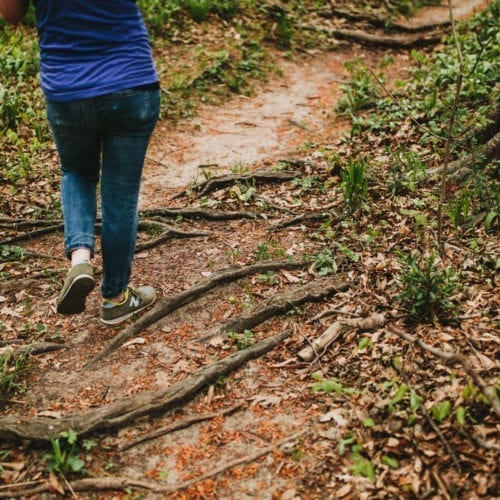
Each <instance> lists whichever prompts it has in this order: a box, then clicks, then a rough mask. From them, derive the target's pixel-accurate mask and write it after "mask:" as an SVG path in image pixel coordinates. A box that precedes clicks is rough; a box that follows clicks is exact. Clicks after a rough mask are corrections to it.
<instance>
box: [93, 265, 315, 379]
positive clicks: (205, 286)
mask: <svg viewBox="0 0 500 500" xmlns="http://www.w3.org/2000/svg"><path fill="white" fill-rule="evenodd" d="M304 265H306V263H304V262H286V261H283V262H268V263H263V264H254V265H250V266H242V267H238V268H229V269H222V270H220V271H216V272H214V273H213V274H212V275H211V276H209V277H208V278H206V279H204V280H201V281H199V282H198V283H196V284H195V285H194V286H192V287H191V288H188V289H187V290H184V291H182V292H179V293H177V294H175V295H173V296H170V297H165V298H163V299H162V300H160V301H159V302H158V303H157V304H156V306H154V307H153V308H152V309H150V310H149V311H148V312H147V313H146V314H144V315H143V316H141V318H139V319H138V320H137V321H136V322H135V323H132V324H131V325H129V326H127V327H126V328H125V329H124V330H122V331H121V332H120V333H119V334H118V335H117V336H116V337H114V338H113V339H112V340H111V341H110V342H108V344H107V345H106V346H105V347H104V349H102V350H101V352H99V353H98V354H97V355H96V356H94V357H93V358H92V359H91V360H90V361H89V362H88V363H87V364H86V365H85V367H84V368H85V369H88V368H90V367H91V366H93V365H94V364H95V363H96V362H97V361H99V360H101V359H103V358H105V357H106V356H107V355H108V354H110V353H111V352H113V351H115V350H116V349H118V348H119V347H120V346H121V345H123V344H124V343H125V342H126V341H127V340H129V339H130V338H131V337H133V336H134V335H136V334H137V333H139V332H140V331H141V330H144V329H145V328H147V327H149V326H151V325H152V324H153V323H155V322H156V321H158V320H160V319H162V318H164V317H165V316H167V315H168V314H170V313H171V312H172V311H175V310H176V309H178V308H179V307H181V306H183V305H185V304H187V303H189V302H191V301H192V300H194V299H196V298H197V297H199V296H200V295H202V294H203V293H205V292H207V291H209V290H211V289H212V288H214V287H215V286H218V285H221V284H223V283H230V282H232V281H236V280H238V279H240V278H243V277H244V276H248V275H250V274H255V273H261V272H266V271H276V270H278V269H297V268H300V267H303V266H304Z"/></svg>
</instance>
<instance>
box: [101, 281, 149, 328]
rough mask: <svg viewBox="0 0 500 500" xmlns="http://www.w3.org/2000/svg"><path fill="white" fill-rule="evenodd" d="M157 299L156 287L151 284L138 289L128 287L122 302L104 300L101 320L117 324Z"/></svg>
mask: <svg viewBox="0 0 500 500" xmlns="http://www.w3.org/2000/svg"><path fill="white" fill-rule="evenodd" d="M155 299H156V292H155V289H154V288H153V287H151V286H141V287H140V288H138V289H137V290H134V289H133V288H132V287H130V286H129V287H128V288H127V290H126V291H125V300H124V302H123V303H122V304H114V303H113V302H110V301H108V300H103V302H102V305H101V321H102V322H103V323H105V324H106V325H117V324H118V323H121V322H122V321H125V320H126V319H128V318H130V317H131V316H132V315H134V314H135V313H136V312H139V311H142V310H143V309H145V308H146V307H148V306H150V305H151V304H152V303H153V302H154V301H155Z"/></svg>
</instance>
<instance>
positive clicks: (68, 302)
mask: <svg viewBox="0 0 500 500" xmlns="http://www.w3.org/2000/svg"><path fill="white" fill-rule="evenodd" d="M94 286H95V281H94V278H93V277H92V276H90V275H89V274H80V275H78V276H76V277H75V279H74V280H73V282H72V283H71V285H70V286H69V287H68V290H67V291H66V293H65V294H64V296H63V297H62V298H61V301H60V302H59V303H58V304H57V308H56V310H57V312H58V313H59V314H78V313H81V312H83V311H84V310H85V299H86V298H87V295H88V294H89V293H90V292H91V291H92V290H93V289H94Z"/></svg>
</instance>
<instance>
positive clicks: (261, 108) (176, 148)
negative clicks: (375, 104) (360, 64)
mask: <svg viewBox="0 0 500 500" xmlns="http://www.w3.org/2000/svg"><path fill="white" fill-rule="evenodd" d="M486 3H488V2H485V0H457V1H455V2H453V5H454V14H455V16H456V19H461V18H464V17H468V16H470V15H471V14H472V13H473V12H474V11H475V10H476V9H478V8H480V7H481V6H484V5H485V4H486ZM447 19H449V11H448V7H447V5H446V3H444V4H443V5H441V6H434V7H427V8H424V9H421V10H420V11H419V12H418V14H417V15H416V16H415V17H412V18H411V19H403V20H402V22H404V23H406V24H407V25H408V26H411V27H414V28H418V27H419V26H426V25H430V24H433V23H434V24H436V25H440V24H442V23H444V22H446V20H447ZM355 47H356V49H355V51H353V48H352V45H351V44H349V45H348V46H347V48H346V49H345V50H339V51H336V52H332V53H328V54H321V55H318V56H317V57H312V58H304V59H303V60H298V61H297V60H296V61H293V62H292V61H284V62H283V63H282V65H281V68H280V69H281V70H282V72H283V77H282V78H279V79H275V80H273V81H271V82H270V83H269V84H268V85H267V86H266V87H265V88H264V89H263V90H262V91H260V92H258V93H257V94H256V95H254V96H253V97H251V98H247V97H243V96H238V97H235V98H234V99H232V100H230V101H229V102H227V103H226V104H225V105H223V106H220V107H214V106H202V107H201V108H200V110H199V112H198V114H197V116H196V118H194V119H192V120H190V121H184V122H182V123H180V124H179V125H178V126H177V127H175V128H172V127H171V126H169V124H165V123H164V124H160V125H159V126H158V128H157V130H156V133H155V137H154V139H153V142H152V145H151V148H150V151H149V156H148V163H147V165H146V168H145V172H144V182H143V196H142V199H141V203H142V205H143V206H144V207H147V206H152V205H155V203H156V204H157V203H160V204H162V200H163V198H164V196H163V195H164V192H165V190H170V189H175V188H179V187H184V186H186V185H187V184H188V183H190V182H191V181H193V180H194V179H195V178H198V179H199V180H202V179H203V176H202V175H201V168H200V167H204V166H206V167H207V168H210V170H211V171H212V173H213V174H222V173H227V172H228V171H229V170H230V169H231V167H233V168H234V167H238V166H248V165H252V164H255V163H258V162H261V161H264V160H265V161H273V160H276V159H277V158H280V157H283V156H286V155H288V154H293V152H294V151H295V150H296V148H297V147H298V146H301V145H304V144H305V143H306V142H308V141H310V142H325V141H326V142H328V141H331V140H332V138H333V137H339V134H341V133H342V132H343V131H345V130H346V128H347V126H346V125H345V124H344V123H343V122H342V120H341V119H340V118H339V117H338V116H336V114H335V113H334V105H335V102H337V100H338V99H339V97H340V95H341V91H340V89H339V85H340V83H341V82H342V81H343V80H344V79H345V78H346V76H347V72H346V70H345V68H344V63H345V62H346V61H351V60H352V59H353V58H355V57H358V58H359V59H361V60H363V61H364V62H365V63H366V64H367V65H371V66H374V65H375V64H376V63H377V61H378V60H380V58H381V57H382V55H383V54H387V51H386V52H382V51H380V50H377V49H374V48H370V47H361V46H355ZM393 55H394V56H395V57H397V62H396V64H395V65H394V67H395V68H396V70H397V72H398V74H399V75H401V74H403V73H404V70H405V67H406V66H407V64H408V56H407V55H406V52H404V53H403V52H401V53H399V54H398V52H397V51H394V52H393Z"/></svg>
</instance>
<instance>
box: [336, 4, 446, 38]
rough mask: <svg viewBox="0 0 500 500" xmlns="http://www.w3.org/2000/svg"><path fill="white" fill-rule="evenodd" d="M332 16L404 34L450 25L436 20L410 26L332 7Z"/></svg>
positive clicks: (442, 20)
mask: <svg viewBox="0 0 500 500" xmlns="http://www.w3.org/2000/svg"><path fill="white" fill-rule="evenodd" d="M332 10H333V14H335V15H337V16H340V17H343V18H345V19H349V20H350V21H364V22H368V23H370V24H371V25H372V26H374V27H376V28H383V29H386V30H387V29H391V30H396V31H401V32H404V33H418V32H422V31H431V30H433V29H435V28H443V27H446V26H449V25H450V20H449V19H446V18H444V19H436V20H433V21H432V22H431V24H417V25H412V24H411V23H409V22H407V23H401V22H397V21H391V20H389V19H384V18H382V17H378V16H375V15H371V14H369V13H365V12H357V11H354V10H349V9H342V8H339V7H333V9H332Z"/></svg>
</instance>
